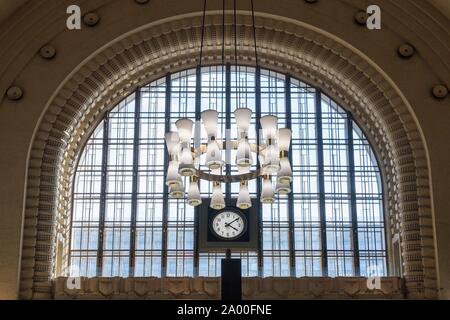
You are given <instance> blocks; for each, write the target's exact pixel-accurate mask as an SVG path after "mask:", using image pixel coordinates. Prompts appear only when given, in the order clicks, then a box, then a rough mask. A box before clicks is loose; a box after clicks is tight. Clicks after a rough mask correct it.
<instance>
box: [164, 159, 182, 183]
mask: <svg viewBox="0 0 450 320" xmlns="http://www.w3.org/2000/svg"><path fill="white" fill-rule="evenodd" d="M178 167H179V163H178V162H177V161H174V160H172V161H170V162H169V168H168V169H167V178H166V185H167V186H168V187H175V186H179V185H181V181H180V174H179V172H178Z"/></svg>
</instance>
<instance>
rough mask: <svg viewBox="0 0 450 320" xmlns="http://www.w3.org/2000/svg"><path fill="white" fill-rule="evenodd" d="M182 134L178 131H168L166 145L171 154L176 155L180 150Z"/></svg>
mask: <svg viewBox="0 0 450 320" xmlns="http://www.w3.org/2000/svg"><path fill="white" fill-rule="evenodd" d="M179 144H180V136H179V135H178V133H176V132H167V133H166V146H167V151H168V152H169V154H170V155H171V156H174V155H176V154H177V153H178V152H179Z"/></svg>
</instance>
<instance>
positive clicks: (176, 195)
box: [169, 178, 184, 199]
mask: <svg viewBox="0 0 450 320" xmlns="http://www.w3.org/2000/svg"><path fill="white" fill-rule="evenodd" d="M169 195H170V197H171V198H173V199H182V198H183V197H184V186H183V182H182V181H181V178H180V184H179V185H177V186H173V187H170V188H169Z"/></svg>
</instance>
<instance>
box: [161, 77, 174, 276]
mask: <svg viewBox="0 0 450 320" xmlns="http://www.w3.org/2000/svg"><path fill="white" fill-rule="evenodd" d="M171 98H172V80H171V75H170V73H168V74H167V75H166V92H165V100H166V101H165V120H166V121H165V132H169V131H170V120H171V117H170V103H171ZM168 167H169V153H168V151H167V148H164V181H166V180H167V170H166V168H168ZM168 216H169V188H168V187H167V185H166V184H165V183H164V186H163V217H162V218H163V221H162V244H161V250H162V251H161V277H165V276H166V275H167V225H168Z"/></svg>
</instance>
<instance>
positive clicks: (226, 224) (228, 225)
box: [225, 223, 239, 231]
mask: <svg viewBox="0 0 450 320" xmlns="http://www.w3.org/2000/svg"><path fill="white" fill-rule="evenodd" d="M225 227H231V228H233V229H234V230H236V231H239V230H238V229H236V228H235V227H233V226H232V225H230V224H229V223H225Z"/></svg>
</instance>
